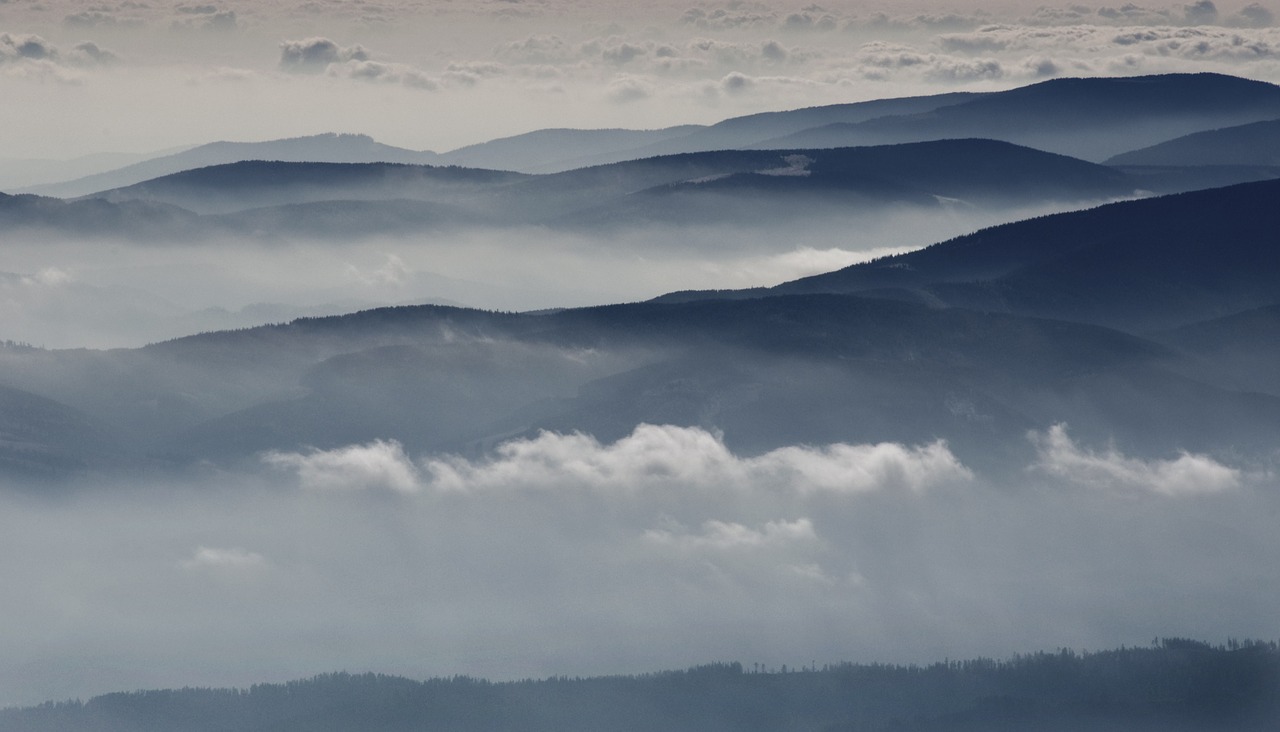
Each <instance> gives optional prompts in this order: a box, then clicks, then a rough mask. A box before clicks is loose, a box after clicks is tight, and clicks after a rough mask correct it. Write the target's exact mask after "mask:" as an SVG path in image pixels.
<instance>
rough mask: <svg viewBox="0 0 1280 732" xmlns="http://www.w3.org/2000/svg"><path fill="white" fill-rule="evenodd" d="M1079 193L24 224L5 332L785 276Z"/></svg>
mask: <svg viewBox="0 0 1280 732" xmlns="http://www.w3.org/2000/svg"><path fill="white" fill-rule="evenodd" d="M736 205H743V204H736ZM1079 205H1080V203H1079V202H1060V203H1058V202H1046V203H1044V204H1042V205H1036V206H1017V207H976V206H968V205H965V204H958V205H951V206H942V207H938V208H936V209H935V210H927V209H921V208H918V207H911V206H899V207H886V208H885V209H882V210H879V211H869V210H861V211H858V210H855V211H851V212H848V213H836V212H833V210H831V209H829V208H824V209H818V210H815V212H814V216H815V218H812V219H811V218H808V217H807V216H806V214H805V209H804V208H802V207H797V209H796V210H795V211H793V216H792V217H790V218H788V219H786V220H781V221H777V222H776V223H768V222H765V223H759V222H753V223H752V224H749V225H748V224H744V225H735V224H733V223H707V224H698V223H691V224H687V225H674V224H672V225H663V224H643V223H638V224H634V225H627V226H622V227H617V228H614V229H613V230H608V231H602V232H593V231H590V230H572V229H570V230H557V229H553V228H549V227H531V226H524V227H501V228H498V227H486V226H476V227H463V228H459V229H455V230H443V231H438V230H437V231H430V230H429V231H425V232H423V233H421V234H417V235H413V236H385V235H380V236H369V235H356V236H352V237H349V238H348V237H338V238H327V239H323V240H317V239H311V238H302V237H297V236H272V237H269V238H261V237H251V236H238V237H232V236H227V235H215V236H213V237H210V236H208V235H207V234H206V233H204V232H193V233H192V234H191V235H189V236H186V237H184V236H182V235H181V234H176V235H169V236H166V238H165V239H164V240H162V241H152V242H148V241H141V242H139V241H129V240H120V239H114V238H108V239H106V240H95V239H89V240H85V239H83V238H76V239H72V238H69V237H67V236H65V235H61V234H50V233H41V232H29V233H20V234H17V235H15V236H12V237H11V239H10V240H9V241H8V242H6V248H5V256H4V267H5V268H6V269H7V270H8V272H7V274H5V275H4V276H3V277H2V278H0V314H2V315H3V319H4V331H3V333H0V338H4V339H7V340H11V341H15V342H21V343H28V344H32V345H36V346H40V347H45V348H121V347H136V346H141V345H144V344H146V343H152V342H157V341H161V340H166V339H169V338H177V337H180V336H184V335H190V334H192V333H198V332H205V331H211V330H225V329H234V328H244V327H251V326H256V325H262V324H265V323H278V322H287V321H289V320H293V319H294V318H298V317H314V316H322V315H336V314H340V313H344V312H352V311H356V310H365V309H369V308H373V307H382V306H389V305H404V304H419V303H434V304H447V305H460V306H467V307H475V308H482V309H490V310H506V311H526V310H538V309H546V308H561V307H580V306H588V305H598V304H603V303H611V302H630V301H637V300H647V299H649V298H652V297H657V296H658V295H662V294H664V293H667V292H671V291H673V290H695V289H725V288H745V287H757V286H772V285H775V284H778V283H780V282H785V281H788V280H793V279H797V278H799V277H804V276H808V275H812V274H818V273H820V272H827V271H831V270H835V269H839V268H841V267H844V266H847V265H850V264H853V263H855V262H860V261H867V260H870V259H874V258H876V257H881V256H886V255H889V254H895V253H900V252H903V251H908V250H911V249H915V248H919V247H922V246H926V245H927V244H930V243H932V242H935V241H940V240H943V239H948V238H951V237H953V236H958V235H960V234H965V233H968V232H970V231H973V230H975V229H978V228H981V227H982V226H987V225H993V224H997V223H1003V222H1005V221H1010V220H1014V219H1019V218H1024V217H1027V216H1032V215H1040V214H1043V213H1049V212H1051V211H1056V210H1063V209H1066V208H1074V207H1077V206H1079ZM745 211H746V209H745V208H744V213H745ZM732 217H733V215H732V209H724V208H722V209H721V210H720V211H719V216H718V218H720V219H722V220H724V221H726V222H728V221H731V220H732ZM184 239H187V241H183V240H184Z"/></svg>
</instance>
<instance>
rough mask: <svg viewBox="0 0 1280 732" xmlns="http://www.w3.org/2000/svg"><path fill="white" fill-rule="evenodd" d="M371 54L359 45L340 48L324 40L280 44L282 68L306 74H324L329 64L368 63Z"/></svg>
mask: <svg viewBox="0 0 1280 732" xmlns="http://www.w3.org/2000/svg"><path fill="white" fill-rule="evenodd" d="M367 60H369V52H368V51H366V50H365V49H364V48H363V47H361V46H359V45H355V46H340V45H338V44H337V43H335V42H334V41H332V40H330V39H328V38H323V37H315V38H304V39H302V40H295V41H283V42H281V44H280V68H281V69H283V70H285V71H290V72H294V73H304V74H318V73H320V72H323V71H324V70H325V69H326V68H327V67H328V66H329V64H336V63H344V62H350V61H357V62H358V61H367Z"/></svg>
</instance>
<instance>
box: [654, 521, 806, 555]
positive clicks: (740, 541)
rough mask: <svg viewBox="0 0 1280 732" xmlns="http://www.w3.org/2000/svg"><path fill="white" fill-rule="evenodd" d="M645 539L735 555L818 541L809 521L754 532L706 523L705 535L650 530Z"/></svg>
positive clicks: (769, 525) (734, 525)
mask: <svg viewBox="0 0 1280 732" xmlns="http://www.w3.org/2000/svg"><path fill="white" fill-rule="evenodd" d="M644 535H645V538H646V539H648V540H649V541H652V542H654V543H656V544H661V545H663V546H672V547H676V548H678V549H682V550H692V551H699V550H704V549H711V550H716V551H733V550H740V549H758V548H766V549H771V550H772V549H779V548H784V547H787V546H789V545H792V544H809V543H813V542H816V541H818V535H817V533H816V532H815V531H814V529H813V522H812V521H810V520H809V519H807V518H802V519H797V520H795V521H769V522H768V523H766V524H765V525H764V527H763V528H762V529H751V528H748V527H746V526H743V525H742V524H739V523H732V522H725V521H715V520H711V521H707V522H705V523H703V524H702V533H700V534H692V533H688V532H687V531H685V530H684V529H683V528H674V529H672V528H665V529H649V530H648V531H646V532H645V534H644Z"/></svg>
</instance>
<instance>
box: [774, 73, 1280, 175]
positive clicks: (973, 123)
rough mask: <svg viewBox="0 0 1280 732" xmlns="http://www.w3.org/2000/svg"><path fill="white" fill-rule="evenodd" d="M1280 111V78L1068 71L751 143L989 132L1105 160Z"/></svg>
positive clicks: (791, 144)
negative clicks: (934, 105) (924, 107)
mask: <svg viewBox="0 0 1280 732" xmlns="http://www.w3.org/2000/svg"><path fill="white" fill-rule="evenodd" d="M1277 116H1280V87H1277V86H1275V85H1274V84H1268V83H1265V82H1259V81H1250V80H1247V79H1241V78H1237V77H1233V76H1225V75H1222V74H1207V73H1206V74H1165V75H1160V76H1140V77H1123V78H1080V79H1074V78H1063V79H1052V80H1049V81H1044V82H1040V83H1038V84H1032V85H1030V86H1025V87H1020V88H1017V89H1012V90H1009V91H1005V92H997V93H994V94H990V95H987V96H984V97H981V98H979V99H974V100H971V101H966V102H962V103H959V104H953V105H950V106H945V107H939V108H938V109H935V110H932V111H929V112H924V113H919V114H906V115H894V116H885V117H881V118H878V119H873V120H868V121H866V122H859V123H838V124H830V125H825V126H822V127H817V128H814V129H810V130H806V131H802V132H797V133H794V134H790V135H786V136H781V137H777V138H773V139H769V140H764V141H761V142H758V143H755V144H754V145H752V147H757V148H822V147H847V146H851V145H880V144H886V143H894V142H912V141H917V140H929V139H940V138H950V137H984V138H992V139H997V140H1006V141H1008V142H1013V143H1017V144H1020V145H1026V146H1029V147H1034V148H1037V149H1040V150H1047V151H1050V152H1056V153H1061V154H1064V155H1071V156H1072V157H1078V158H1081V159H1084V160H1092V161H1101V160H1106V159H1107V158H1110V157H1112V156H1114V155H1117V154H1119V153H1123V152H1126V151H1129V150H1133V149H1135V148H1140V147H1145V146H1147V145H1151V144H1155V143H1158V142H1162V141H1165V140H1169V139H1172V138H1175V137H1178V136H1180V135H1186V134H1189V133H1193V132H1199V131H1202V130H1206V129H1213V128H1218V127H1226V126H1231V125H1240V124H1245V123H1250V122H1256V121H1261V120H1269V119H1275V118H1276V117H1277Z"/></svg>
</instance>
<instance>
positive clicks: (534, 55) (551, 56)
mask: <svg viewBox="0 0 1280 732" xmlns="http://www.w3.org/2000/svg"><path fill="white" fill-rule="evenodd" d="M494 55H496V56H497V57H499V58H503V59H507V60H509V61H514V62H518V63H537V64H545V63H556V62H560V61H564V60H566V59H568V58H571V57H572V56H573V55H575V54H574V51H573V49H572V48H570V46H569V44H568V43H566V42H565V41H564V39H562V38H560V36H557V35H550V34H538V35H532V36H528V37H527V38H522V39H520V40H515V41H508V42H506V43H503V44H502V45H500V46H498V47H497V48H496V49H494Z"/></svg>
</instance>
